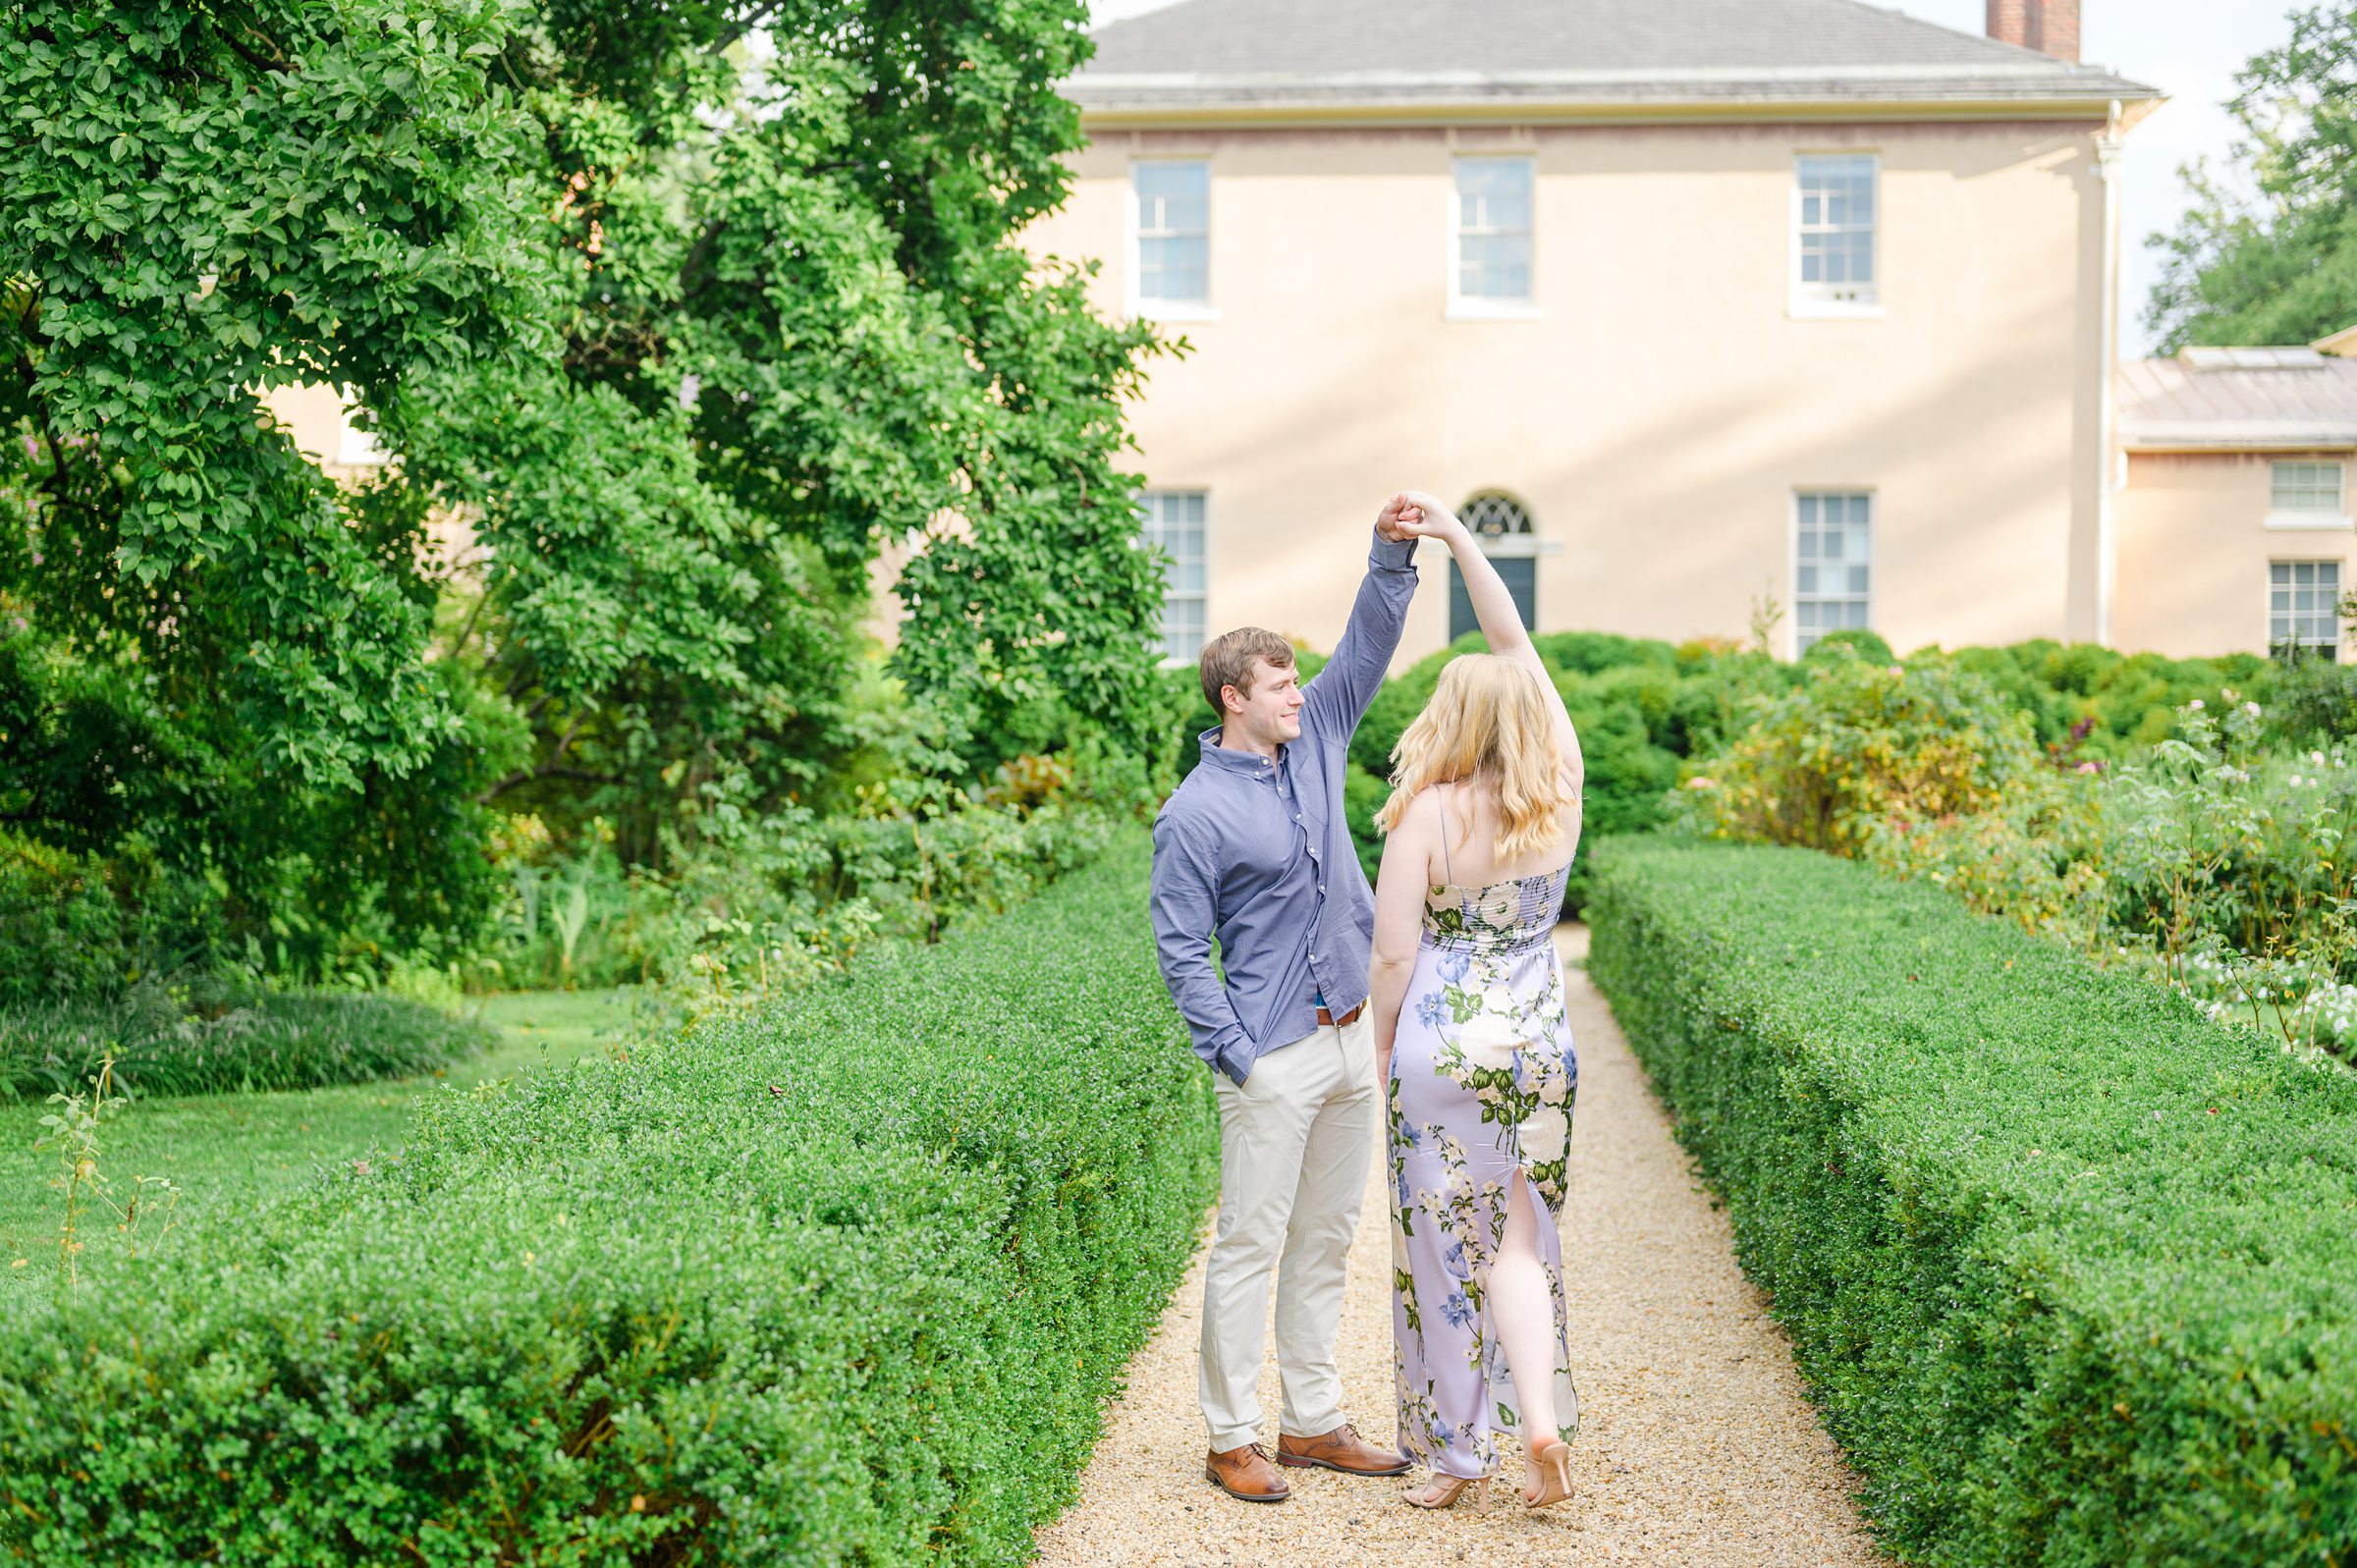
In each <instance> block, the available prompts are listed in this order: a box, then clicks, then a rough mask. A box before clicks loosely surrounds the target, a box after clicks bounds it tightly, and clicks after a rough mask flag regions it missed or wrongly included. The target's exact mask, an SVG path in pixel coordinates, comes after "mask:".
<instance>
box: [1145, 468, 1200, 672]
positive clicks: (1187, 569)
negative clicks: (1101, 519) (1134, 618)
mask: <svg viewBox="0 0 2357 1568" xmlns="http://www.w3.org/2000/svg"><path fill="white" fill-rule="evenodd" d="M1138 514H1139V516H1138V535H1139V541H1140V543H1142V544H1145V545H1149V546H1152V547H1154V548H1156V549H1159V550H1161V551H1162V552H1163V553H1164V555H1165V556H1166V557H1168V560H1167V561H1166V563H1165V566H1164V584H1165V592H1164V596H1163V606H1162V642H1163V654H1164V657H1166V658H1169V659H1174V660H1178V661H1180V662H1186V661H1191V660H1192V659H1193V658H1194V657H1195V656H1196V655H1197V654H1198V653H1200V652H1202V650H1203V622H1204V590H1205V588H1206V586H1207V582H1208V575H1209V571H1208V563H1207V561H1206V559H1205V544H1206V540H1205V537H1204V534H1205V530H1204V525H1203V516H1204V496H1203V493H1202V492H1201V491H1199V490H1177V491H1172V490H1165V491H1152V490H1150V491H1147V492H1145V493H1144V494H1143V495H1141V496H1139V497H1138Z"/></svg>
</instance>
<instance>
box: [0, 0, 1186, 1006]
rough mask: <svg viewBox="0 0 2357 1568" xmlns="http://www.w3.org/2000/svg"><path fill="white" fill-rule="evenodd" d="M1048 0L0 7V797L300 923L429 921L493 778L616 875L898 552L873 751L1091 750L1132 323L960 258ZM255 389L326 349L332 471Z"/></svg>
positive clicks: (1080, 17)
mask: <svg viewBox="0 0 2357 1568" xmlns="http://www.w3.org/2000/svg"><path fill="white" fill-rule="evenodd" d="M1084 20H1085V18H1084V13H1083V10H1082V8H1081V6H1080V5H1079V4H1078V0H946V3H924V4H916V3H889V0H871V3H864V4H862V3H854V0H832V3H808V0H806V3H800V4H794V3H787V4H775V5H771V4H744V3H738V4H701V5H699V4H686V5H681V4H676V3H673V4H664V5H653V4H640V3H625V4H620V5H606V4H600V5H598V6H595V7H591V6H587V5H584V4H580V3H578V0H547V3H545V4H542V5H539V6H537V7H532V6H524V5H518V4H503V3H501V0H332V3H328V4H293V3H284V0H282V3H278V4H271V3H266V0H265V3H260V4H241V5H234V6H214V5H202V4H200V5H196V6H190V7H180V8H166V9H157V8H154V7H151V6H145V5H138V4H128V3H127V4H115V5H103V4H101V5H89V6H81V7H67V6H62V5H55V4H19V5H16V6H13V7H11V8H9V9H7V10H5V11H0V28H5V31H0V113H5V114H6V116H7V118H8V121H9V123H10V124H11V126H12V128H15V129H16V133H17V134H16V135H12V137H11V138H10V139H9V141H8V142H7V143H6V144H5V145H0V279H5V280H7V281H6V285H5V291H4V292H0V360H4V361H6V363H5V366H4V367H0V426H5V428H6V430H7V431H8V432H9V433H10V434H11V435H12V436H13V437H14V438H15V439H12V440H11V441H10V442H8V444H7V445H6V447H5V448H4V449H0V505H6V506H8V507H10V508H11V509H12V510H13V509H17V508H21V509H22V515H23V517H24V519H25V521H24V525H23V527H22V528H21V529H19V528H15V527H10V528H6V529H0V726H4V728H0V823H5V824H10V825H14V827H15V828H16V829H17V830H18V831H21V832H24V833H27V834H28V835H30V836H31V837H33V838H37V839H39V840H42V841H45V842H48V843H52V844H61V845H65V846H68V847H71V848H73V849H74V850H76V851H77V852H82V853H88V854H91V855H102V856H107V857H111V858H113V859H115V860H117V861H122V860H123V859H124V858H125V857H127V856H129V857H132V858H137V856H141V855H144V856H147V857H149V858H150V859H152V860H153V861H154V862H155V863H156V864H158V865H161V866H168V867H171V868H173V869H174V870H175V871H176V872H177V873H178V874H180V875H182V876H183V877H184V878H194V879H196V880H197V881H198V882H207V881H208V880H209V884H210V885H212V886H215V887H216V888H222V889H226V892H225V893H224V897H225V899H226V902H227V905H228V909H227V913H226V915H225V917H224V918H225V921H226V925H225V928H224V929H226V930H230V931H233V932H236V931H242V932H244V933H245V934H246V936H247V938H252V937H253V936H255V935H256V934H257V933H268V934H269V935H270V937H271V938H272V940H273V941H275V942H276V943H277V945H278V946H279V948H284V947H285V946H286V945H287V944H288V942H289V941H290V940H292V941H293V943H294V946H295V948H296V949H298V951H297V953H296V957H297V958H301V959H302V961H307V962H318V961H323V959H324V956H325V955H328V954H329V953H330V951H331V949H333V948H336V947H337V946H343V947H346V948H349V947H351V946H353V944H354V943H355V942H356V941H358V942H360V943H361V945H362V946H367V945H369V944H372V943H387V944H401V943H407V942H413V941H416V940H421V939H422V938H424V937H426V936H430V935H431V934H432V933H435V932H447V933H453V934H461V935H463V934H464V933H465V932H466V930H467V929H468V927H469V923H470V922H471V921H472V920H474V919H475V918H476V917H477V916H479V913H480V910H481V908H482V905H483V900H484V899H485V898H486V897H487V896H488V889H489V879H488V869H489V868H488V861H487V857H486V856H485V854H484V852H483V844H484V839H485V828H486V823H487V820H488V819H487V814H488V812H489V811H490V809H492V808H494V807H509V808H518V809H521V808H530V809H535V810H540V811H543V812H546V813H549V814H551V817H552V820H555V821H557V822H558V823H559V824H560V826H562V825H563V824H564V823H565V822H567V821H569V820H570V821H578V820H580V819H583V818H586V817H588V816H591V815H596V816H601V817H605V818H607V819H609V820H612V821H615V822H618V823H620V824H621V826H622V830H623V835H624V837H623V840H622V847H623V848H624V849H625V852H626V854H627V855H629V856H630V858H634V859H640V860H645V859H653V858H656V857H658V856H659V855H660V854H661V853H662V851H663V847H664V846H665V845H666V844H667V843H670V842H674V841H676V836H677V835H679V834H682V833H685V834H688V835H690V836H691V835H692V832H693V824H694V814H695V813H696V812H697V811H698V810H701V809H707V808H708V807H709V804H710V802H712V801H713V800H715V799H720V798H725V799H726V800H727V801H728V802H729V803H730V809H732V810H734V811H738V812H740V814H741V812H743V811H746V810H751V811H759V810H764V809H771V808H774V807H776V806H778V805H780V804H782V803H783V802H786V801H789V800H795V799H802V800H805V801H806V800H808V799H811V798H821V799H823V797H824V796H825V795H826V794H827V792H828V791H829V789H830V788H834V787H836V785H835V784H834V781H835V780H837V779H838V778H840V777H842V775H843V771H844V768H845V766H846V764H847V761H848V760H849V759H851V758H854V757H855V756H856V755H857V754H858V753H859V751H860V750H861V748H862V747H863V746H872V745H873V744H875V743H876V739H875V732H874V730H873V729H872V727H871V726H868V725H866V724H865V723H864V722H863V721H862V720H861V719H860V717H859V715H858V714H857V713H856V712H855V711H854V702H853V696H852V693H853V691H854V688H855V686H856V685H857V683H858V682H859V681H860V680H861V679H862V678H863V677H862V676H861V675H860V672H859V669H858V666H859V664H860V646H861V638H860V633H859V629H858V627H859V622H860V621H861V619H862V618H863V616H864V615H865V613H866V611H867V609H868V602H869V595H870V586H869V574H870V571H871V569H872V567H873V564H874V563H875V561H876V560H877V557H878V554H879V552H880V550H881V549H882V548H883V547H884V546H885V545H886V544H887V543H888V542H894V541H903V540H921V541H922V542H923V545H924V548H923V549H922V550H921V552H920V554H919V555H918V558H917V563H916V565H915V566H914V567H913V568H911V569H910V570H909V571H908V572H907V573H906V574H905V576H904V580H903V584H902V590H901V591H902V594H903V598H904V603H905V605H906V608H907V613H908V636H907V638H906V640H905V642H904V648H903V653H902V656H901V660H900V663H899V665H898V670H899V673H900V674H901V675H902V676H904V679H905V681H906V683H907V685H908V687H909V689H910V691H911V692H912V694H913V695H914V697H915V699H916V701H917V703H918V705H919V709H920V714H921V720H920V722H918V723H915V724H913V725H909V724H898V725H897V727H896V728H895V729H894V730H893V731H892V732H893V733H894V734H897V735H901V736H904V737H911V738H907V739H904V740H902V741H897V742H895V743H896V744H899V745H900V746H901V748H902V749H901V753H900V755H901V756H902V757H903V758H904V760H906V759H907V758H914V759H915V760H916V761H918V762H919V763H921V764H923V765H925V766H929V767H933V768H936V769H940V770H946V772H947V773H948V774H949V775H950V779H949V781H948V782H949V783H950V784H956V783H957V782H958V780H959V779H960V778H970V777H973V776H976V775H979V774H980V773H981V772H982V771H984V770H986V769H987V768H989V767H990V766H991V765H993V764H994V763H996V762H998V761H1000V760H1002V759H1004V758H1005V757H1007V756H1009V755H1012V754H1014V753H1015V752H1017V751H1021V750H1026V749H1043V748H1045V747H1047V746H1051V745H1056V744H1067V743H1072V742H1073V741H1075V740H1077V739H1080V738H1082V737H1084V736H1086V735H1088V734H1090V733H1097V734H1101V735H1102V736H1103V737H1105V738H1106V739H1108V740H1110V741H1112V742H1113V743H1115V744H1116V745H1127V746H1131V747H1136V746H1141V745H1143V744H1144V742H1145V740H1146V738H1147V737H1148V735H1149V734H1150V732H1151V730H1152V728H1153V724H1154V720H1153V717H1152V716H1153V714H1154V712H1155V709H1156V690H1157V683H1156V682H1155V680H1154V679H1153V657H1154V656H1153V648H1152V645H1151V642H1150V639H1149V636H1148V631H1149V628H1150V627H1151V626H1152V625H1153V623H1154V622H1155V619H1156V615H1157V612H1158V609H1159V603H1160V592H1161V588H1160V578H1159V573H1158V571H1156V569H1155V567H1154V563H1153V561H1152V560H1151V558H1150V557H1148V556H1147V555H1146V554H1145V553H1143V552H1141V551H1139V550H1138V549H1136V548H1135V545H1134V539H1135V522H1134V517H1133V514H1132V511H1131V493H1132V490H1133V484H1134V481H1133V480H1132V479H1131V477H1130V476H1128V475H1125V474H1124V473H1122V472H1121V471H1119V468H1118V466H1117V461H1116V460H1117V458H1118V455H1119V452H1120V450H1121V447H1122V445H1123V441H1124V437H1123V433H1122V425H1121V418H1120V403H1121V400H1122V398H1123V397H1124V396H1125V395H1127V394H1128V393H1129V392H1130V391H1131V390H1133V387H1134V383H1135V380H1136V376H1137V373H1138V372H1137V364H1138V361H1139V359H1140V358H1141V356H1142V355H1143V354H1144V353H1145V352H1146V351H1149V350H1150V348H1151V343H1152V340H1151V339H1150V337H1149V336H1148V334H1147V333H1146V332H1145V331H1144V330H1143V329H1141V328H1137V327H1134V326H1117V325H1113V324H1109V323H1107V322H1105V321H1102V320H1101V319H1099V318H1097V317H1096V316H1095V315H1094V314H1092V313H1091V312H1090V310H1089V309H1088V307H1087V304H1086V301H1085V298H1084V297H1083V292H1082V290H1083V274H1082V273H1081V272H1080V271H1078V270H1077V269H1075V268H1072V267H1069V266H1066V265H1063V264H1059V263H1054V262H1044V263H1042V262H1035V261H1034V260H1033V258H1031V257H1029V256H1027V255H1026V254H1025V253H1024V251H1023V250H1022V248H1021V246H1020V245H1019V243H1018V242H1017V237H1018V236H1019V234H1020V233H1021V231H1022V230H1023V228H1024V227H1025V226H1026V225H1027V224H1028V223H1030V222H1031V221H1032V220H1033V219H1034V218H1036V217H1037V216H1039V215H1040V214H1041V213H1044V212H1046V211H1048V210H1050V209H1051V208H1052V207H1053V206H1054V205H1056V204H1057V203H1058V202H1059V201H1061V200H1062V199H1063V196H1064V193H1065V189H1066V175H1065V172H1064V167H1063V164H1062V162H1061V160H1062V158H1063V156H1064V155H1065V154H1066V153H1068V152H1069V151H1070V150H1071V149H1072V148H1073V147H1075V146H1076V145H1078V142H1079V130H1078V121H1077V116H1076V113H1075V111H1074V110H1073V109H1072V107H1071V106H1070V105H1069V103H1067V102H1065V101H1064V100H1063V99H1062V98H1061V97H1059V96H1058V95H1057V93H1056V91H1055V84H1056V82H1057V81H1059V80H1060V79H1061V78H1062V77H1063V76H1064V75H1066V74H1067V73H1069V71H1070V70H1071V69H1072V68H1073V66H1074V65H1076V64H1077V63H1078V61H1079V60H1080V58H1081V57H1082V55H1083V53H1084V51H1085V49H1086V48H1087V44H1086V40H1085V35H1084V34H1083V33H1082V31H1081V30H1080V29H1081V26H1082V24H1083V22H1084ZM756 42H766V44H767V46H768V47H767V48H766V50H756V49H754V47H753V45H754V44H755V43H756ZM765 61H766V62H767V63H766V64H764V63H763V62H765ZM296 381H301V382H321V381H325V382H331V383H334V384H338V385H341V386H347V387H350V388H351V389H353V391H354V393H355V395H356V398H357V400H358V402H359V405H360V406H361V408H362V410H363V412H362V417H363V418H364V419H366V420H368V421H370V422H372V423H373V425H374V426H375V428H376V430H377V432H378V434H379V435H380V436H381V437H382V438H383V440H384V442H385V443H386V445H387V446H388V447H389V448H390V449H391V450H392V451H394V452H395V453H396V454H398V461H397V462H396V463H395V464H393V465H392V466H391V467H390V468H389V469H388V470H387V471H386V472H385V474H384V475H383V476H382V477H381V479H379V480H378V481H376V482H373V483H371V484H369V485H367V486H363V487H359V488H339V487H338V486H336V485H334V484H332V483H330V482H329V481H328V480H327V479H325V478H324V477H323V476H322V475H321V474H320V473H319V471H318V470H317V469H316V468H315V467H314V466H313V465H311V464H310V463H308V462H306V461H305V460H303V459H302V458H301V455H300V454H299V453H297V452H296V451H295V449H294V448H293V446H292V445H291V443H290V442H289V440H288V438H287V435H286V433H285V432H284V431H283V430H281V429H280V428H278V427H277V426H276V425H275V423H274V422H273V421H272V420H271V419H270V418H269V417H268V416H267V414H266V413H265V412H264V411H263V410H262V408H261V406H260V402H259V394H260V392H261V391H263V390H264V389H267V388H271V387H275V386H278V385H282V384H286V383H290V382H296ZM437 518H445V519H454V520H455V522H456V523H457V524H459V525H460V526H457V527H455V528H454V527H450V526H443V525H440V524H437V522H436V521H435V519H437ZM453 540H463V541H464V542H465V548H464V549H461V550H457V551H446V548H445V547H446V546H447V545H449V544H450V543H451V541H453ZM869 683H870V684H871V685H872V681H870V682H869ZM304 953H307V954H308V957H307V958H304V957H303V954H304ZM265 956H267V955H265ZM273 961H276V960H273Z"/></svg>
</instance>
